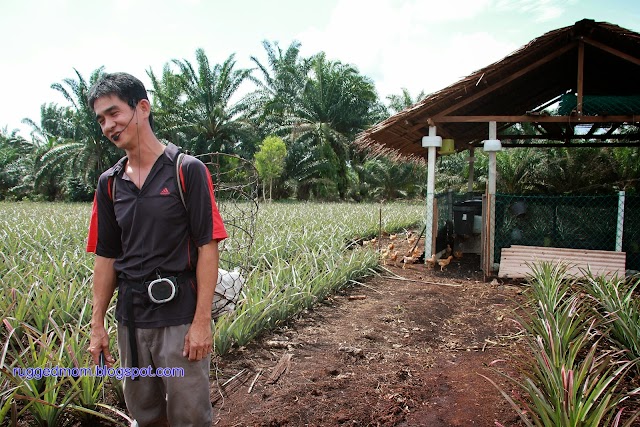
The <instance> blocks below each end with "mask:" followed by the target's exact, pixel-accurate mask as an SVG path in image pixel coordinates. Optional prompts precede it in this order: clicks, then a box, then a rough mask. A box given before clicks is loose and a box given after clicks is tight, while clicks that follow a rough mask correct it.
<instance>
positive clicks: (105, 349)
mask: <svg viewBox="0 0 640 427" xmlns="http://www.w3.org/2000/svg"><path fill="white" fill-rule="evenodd" d="M89 353H91V357H92V358H93V363H95V364H96V365H99V364H101V362H102V361H101V360H100V353H103V354H104V364H105V365H107V366H108V367H109V368H111V367H112V364H113V363H115V361H116V360H115V359H114V358H113V356H112V355H111V353H110V352H109V334H107V330H106V329H105V328H104V326H102V325H97V326H95V327H92V328H91V340H90V342H89Z"/></svg>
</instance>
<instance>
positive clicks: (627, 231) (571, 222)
mask: <svg viewBox="0 0 640 427" xmlns="http://www.w3.org/2000/svg"><path fill="white" fill-rule="evenodd" d="M435 199H436V201H437V212H438V235H439V236H441V235H442V234H443V232H446V233H451V232H452V233H453V234H458V235H457V236H456V244H459V242H461V241H462V242H464V240H461V239H460V236H459V234H460V233H459V230H460V224H455V227H454V229H453V230H450V229H447V223H449V226H453V224H454V223H455V222H456V221H460V219H461V218H464V220H466V218H467V217H466V216H461V212H462V215H464V213H465V212H469V215H471V217H473V215H481V210H480V209H479V208H478V205H477V202H479V201H480V200H482V193H454V192H451V191H449V192H443V193H439V194H436V195H435ZM473 201H476V203H472V202H473ZM468 226H469V227H471V224H468ZM473 232H474V233H475V232H478V230H476V229H475V227H474V229H473ZM511 245H524V246H548V247H557V248H571V249H594V250H605V251H620V250H621V251H623V252H625V253H626V258H627V262H626V267H627V269H629V270H636V271H640V196H637V195H627V194H624V193H621V194H612V195H592V196H554V195H514V194H497V195H496V207H495V245H494V262H496V263H498V262H500V256H501V253H502V248H507V247H510V246H511Z"/></svg>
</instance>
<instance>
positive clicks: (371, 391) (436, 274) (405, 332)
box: [211, 241, 523, 427]
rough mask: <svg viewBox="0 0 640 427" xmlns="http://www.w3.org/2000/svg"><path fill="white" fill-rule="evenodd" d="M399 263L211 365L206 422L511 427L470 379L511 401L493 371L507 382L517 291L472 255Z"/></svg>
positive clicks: (507, 414) (514, 361) (517, 356)
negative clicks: (210, 408) (488, 274)
mask: <svg viewBox="0 0 640 427" xmlns="http://www.w3.org/2000/svg"><path fill="white" fill-rule="evenodd" d="M386 243H387V242H384V245H386ZM407 246H408V245H407V243H406V241H402V242H399V247H400V249H404V250H406V247H407ZM401 265H402V264H398V266H393V265H387V266H386V268H387V269H388V271H383V272H382V273H381V275H380V276H376V277H373V278H370V279H368V280H366V281H365V282H364V283H362V284H361V285H358V286H355V287H352V288H349V289H348V290H347V291H345V292H342V293H339V294H337V295H334V296H333V297H332V298H330V299H329V300H327V301H325V303H323V304H321V305H319V306H318V307H316V308H314V309H313V310H312V311H309V312H305V313H303V315H301V316H300V317H299V318H298V319H296V320H294V321H291V322H290V323H289V324H287V325H286V326H285V327H282V328H280V329H279V330H277V331H275V332H273V333H270V334H268V335H266V336H264V337H262V339H260V340H259V341H257V342H255V343H253V344H251V345H249V346H247V347H243V348H240V349H238V350H236V351H234V352H233V353H232V354H230V355H226V356H224V357H221V358H218V359H217V360H215V365H216V368H217V369H216V371H215V375H216V378H215V379H214V381H213V386H212V389H211V399H212V402H213V403H214V414H215V421H214V425H216V426H430V427H440V426H442V427H445V426H496V425H499V424H502V425H504V426H518V425H520V423H519V418H518V416H517V415H516V412H515V411H514V410H513V409H512V408H511V407H510V406H509V404H508V403H507V402H506V401H505V400H504V398H503V397H502V396H501V394H500V392H499V391H498V390H497V389H496V388H495V387H494V386H493V385H492V384H491V383H490V382H489V381H488V380H487V379H485V378H484V377H483V376H481V375H484V376H486V377H489V378H491V379H492V380H493V381H495V382H496V383H498V384H499V385H500V386H502V387H504V388H505V390H506V391H507V392H509V393H510V392H511V388H512V386H511V385H510V384H509V383H508V382H506V381H505V380H504V377H502V376H501V375H500V374H499V373H497V372H496V369H497V370H500V371H501V372H505V373H507V374H510V375H515V376H518V372H517V368H518V363H521V362H520V361H521V360H522V358H521V356H522V354H521V350H520V349H519V346H521V344H520V343H519V340H518V338H517V332H518V329H517V327H516V326H515V324H514V322H513V321H512V318H513V312H514V309H516V308H517V307H518V305H519V303H522V302H523V296H522V288H521V287H520V286H517V285H514V284H505V283H500V282H498V281H492V282H485V280H484V277H483V274H482V272H481V271H480V268H479V266H480V260H479V257H478V256H476V255H470V254H465V255H464V256H463V257H462V259H460V260H457V259H453V260H452V261H451V264H450V265H448V266H447V267H446V268H445V269H444V271H440V267H439V266H436V268H435V269H428V268H427V267H426V266H425V265H424V264H409V265H407V266H406V268H405V269H402V268H401ZM496 423H499V424H496Z"/></svg>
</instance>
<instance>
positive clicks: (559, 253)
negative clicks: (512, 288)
mask: <svg viewBox="0 0 640 427" xmlns="http://www.w3.org/2000/svg"><path fill="white" fill-rule="evenodd" d="M543 261H546V262H552V263H562V264H565V265H566V266H567V267H568V269H567V274H568V275H569V276H572V277H582V276H584V275H585V273H586V272H587V271H590V272H591V273H592V274H594V275H596V276H605V277H608V278H611V277H614V276H617V277H624V276H625V265H626V253H625V252H612V251H597V250H588V249H567V248H549V247H542V246H519V245H513V246H511V247H510V248H503V249H502V256H501V258H500V270H499V272H498V277H503V278H509V279H524V278H525V277H527V276H528V275H530V274H531V266H532V265H533V264H535V263H539V262H543Z"/></svg>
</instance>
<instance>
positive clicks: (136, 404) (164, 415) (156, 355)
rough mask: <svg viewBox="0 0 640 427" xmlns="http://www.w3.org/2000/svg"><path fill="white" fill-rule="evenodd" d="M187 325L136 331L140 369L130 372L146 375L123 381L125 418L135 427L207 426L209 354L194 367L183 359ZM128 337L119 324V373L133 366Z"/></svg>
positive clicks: (193, 364)
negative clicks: (149, 426) (167, 425)
mask: <svg viewBox="0 0 640 427" xmlns="http://www.w3.org/2000/svg"><path fill="white" fill-rule="evenodd" d="M189 326H190V324H187V325H178V326H168V327H164V328H151V329H141V328H136V339H137V345H138V365H139V366H138V368H139V369H138V371H136V370H135V369H131V370H130V372H131V373H132V374H135V373H138V374H140V375H144V376H140V377H138V378H136V379H135V381H134V380H132V378H131V376H130V375H127V376H125V377H124V379H123V381H124V383H123V384H124V398H125V402H126V404H127V409H128V410H129V413H130V414H131V416H132V417H133V418H134V419H135V422H134V424H133V425H134V426H136V425H137V426H140V427H144V426H147V425H154V424H159V425H163V424H166V423H168V424H169V425H171V427H183V426H184V427H186V426H198V427H200V426H202V427H205V426H206V427H210V426H211V422H212V408H211V400H210V398H209V386H210V381H209V365H210V363H211V354H209V355H208V356H207V357H205V358H204V359H202V360H200V361H197V362H190V361H189V359H187V358H186V357H184V356H183V355H182V350H183V348H184V337H185V336H186V334H187V331H188V330H189ZM128 332H129V331H128V329H127V327H126V326H124V325H123V324H122V323H119V324H118V349H119V351H120V358H121V360H120V366H121V367H122V368H130V367H131V354H130V350H129V333H128ZM157 368H161V371H158V370H157ZM175 368H178V369H175ZM180 368H181V369H180ZM124 372H126V371H124ZM181 374H184V375H183V376H181ZM153 375H155V376H153Z"/></svg>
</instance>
